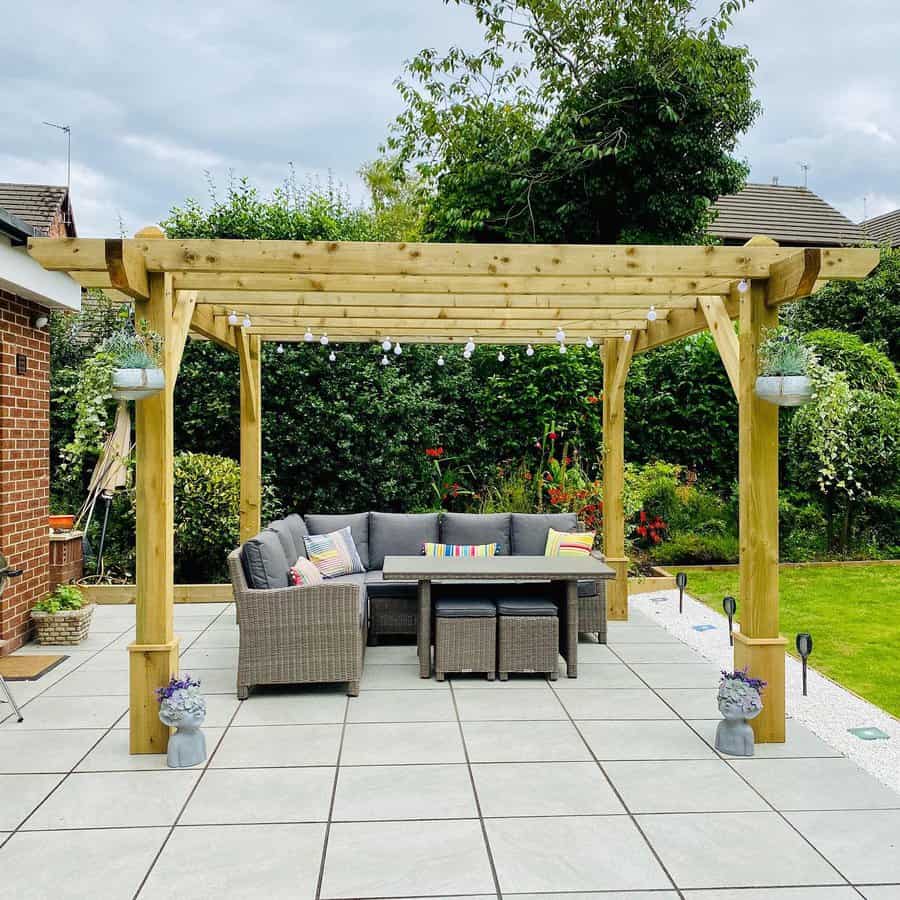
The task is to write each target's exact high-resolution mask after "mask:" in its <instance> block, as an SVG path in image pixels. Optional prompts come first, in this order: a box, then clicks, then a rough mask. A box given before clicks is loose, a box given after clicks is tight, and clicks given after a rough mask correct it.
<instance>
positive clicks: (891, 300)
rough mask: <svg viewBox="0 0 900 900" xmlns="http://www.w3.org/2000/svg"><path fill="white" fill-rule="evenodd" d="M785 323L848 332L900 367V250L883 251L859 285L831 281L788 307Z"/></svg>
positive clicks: (800, 326) (886, 249) (800, 328)
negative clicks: (875, 348)
mask: <svg viewBox="0 0 900 900" xmlns="http://www.w3.org/2000/svg"><path fill="white" fill-rule="evenodd" d="M786 319H787V320H788V321H789V322H790V324H791V325H792V326H793V327H794V328H796V329H797V330H799V331H815V330H817V329H820V328H828V329H832V328H834V329H839V330H840V331H849V332H851V333H852V334H856V335H858V336H859V337H860V338H861V339H862V340H863V341H866V342H867V343H869V344H874V345H875V346H876V347H879V348H882V349H883V350H884V352H885V353H886V354H887V355H888V357H889V358H890V360H891V361H892V362H893V363H894V365H895V366H900V249H897V250H891V249H889V248H885V249H883V250H882V251H881V262H880V263H879V265H878V267H877V268H876V269H875V271H874V272H873V273H872V274H871V275H870V276H869V277H868V278H865V279H863V280H862V281H830V282H829V283H828V284H827V285H826V286H825V287H824V288H822V289H821V290H820V291H816V293H815V294H813V296H812V297H810V298H809V299H808V300H804V301H803V302H802V303H791V304H788V309H787V311H786Z"/></svg>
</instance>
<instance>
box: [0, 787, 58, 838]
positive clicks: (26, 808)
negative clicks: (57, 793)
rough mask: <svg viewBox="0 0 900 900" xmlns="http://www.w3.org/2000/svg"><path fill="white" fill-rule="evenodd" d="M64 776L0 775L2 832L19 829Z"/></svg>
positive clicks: (0, 825) (0, 828) (0, 821)
mask: <svg viewBox="0 0 900 900" xmlns="http://www.w3.org/2000/svg"><path fill="white" fill-rule="evenodd" d="M62 777H63V776H62V775H0V830H4V829H6V830H10V831H11V830H13V829H14V828H18V827H19V824H20V823H21V822H22V820H23V819H26V818H28V816H29V815H31V813H32V811H33V810H34V808H35V807H36V806H37V805H38V804H39V803H40V802H41V801H42V800H43V799H44V798H45V797H46V796H47V795H48V794H49V793H50V791H52V790H53V788H55V787H56V785H58V784H59V782H60V780H61V779H62Z"/></svg>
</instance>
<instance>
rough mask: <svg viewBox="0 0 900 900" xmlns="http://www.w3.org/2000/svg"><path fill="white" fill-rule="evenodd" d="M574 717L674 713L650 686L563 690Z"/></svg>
mask: <svg viewBox="0 0 900 900" xmlns="http://www.w3.org/2000/svg"><path fill="white" fill-rule="evenodd" d="M560 700H561V701H562V703H563V705H564V706H565V707H566V709H567V710H568V711H569V715H571V716H572V718H573V719H674V718H676V715H675V713H673V712H672V710H671V709H669V707H668V706H666V704H665V703H663V702H662V700H660V699H659V697H657V696H656V694H654V693H653V691H651V690H649V689H647V688H640V689H635V690H629V689H623V690H619V691H606V690H584V691H565V692H564V693H560Z"/></svg>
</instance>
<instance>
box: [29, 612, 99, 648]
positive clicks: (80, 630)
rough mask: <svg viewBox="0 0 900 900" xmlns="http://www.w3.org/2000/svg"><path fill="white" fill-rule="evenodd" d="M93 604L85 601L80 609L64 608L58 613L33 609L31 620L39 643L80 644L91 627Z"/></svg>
mask: <svg viewBox="0 0 900 900" xmlns="http://www.w3.org/2000/svg"><path fill="white" fill-rule="evenodd" d="M93 614H94V604H93V603H86V604H85V605H84V606H82V607H81V609H64V610H60V611H59V612H58V613H46V612H41V611H40V610H37V609H33V610H32V611H31V620H32V621H33V622H34V627H35V628H36V629H37V642H38V643H39V644H67V645H74V644H80V643H81V642H82V641H83V640H84V639H85V638H86V637H87V636H88V631H89V630H90V627H91V616H93Z"/></svg>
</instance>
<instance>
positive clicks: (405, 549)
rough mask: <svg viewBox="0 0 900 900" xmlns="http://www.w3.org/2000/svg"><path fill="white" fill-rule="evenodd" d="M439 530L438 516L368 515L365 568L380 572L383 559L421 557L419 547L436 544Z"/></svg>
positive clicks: (376, 513)
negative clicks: (390, 557) (427, 543)
mask: <svg viewBox="0 0 900 900" xmlns="http://www.w3.org/2000/svg"><path fill="white" fill-rule="evenodd" d="M439 528H440V521H439V516H438V514H437V513H421V514H410V515H407V514H404V513H380V512H373V513H371V514H370V515H369V564H368V566H367V567H366V568H369V569H380V568H381V567H382V566H383V565H384V558H385V556H420V555H421V553H422V544H424V543H425V542H426V541H430V542H432V543H437V541H438V539H439Z"/></svg>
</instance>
